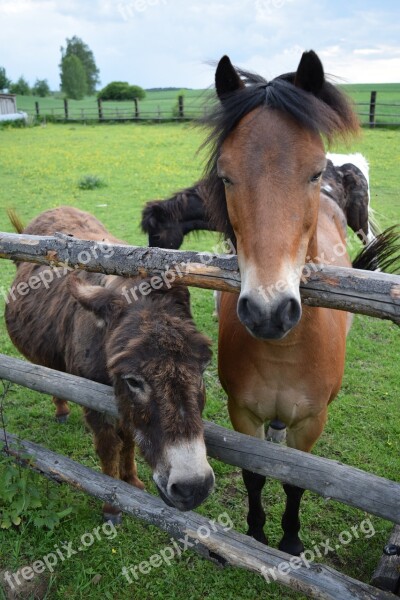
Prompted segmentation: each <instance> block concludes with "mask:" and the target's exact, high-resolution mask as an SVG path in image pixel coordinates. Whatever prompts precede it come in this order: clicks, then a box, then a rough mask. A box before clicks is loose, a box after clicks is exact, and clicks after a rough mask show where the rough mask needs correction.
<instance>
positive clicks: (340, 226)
mask: <svg viewBox="0 0 400 600" xmlns="http://www.w3.org/2000/svg"><path fill="white" fill-rule="evenodd" d="M346 227H347V225H346V217H345V215H344V212H343V211H342V209H341V208H340V207H339V206H338V205H337V204H336V203H335V202H334V201H333V200H331V199H330V198H328V197H326V196H324V195H323V194H321V198H320V205H319V211H318V221H317V226H316V228H315V231H314V235H313V236H312V237H311V240H310V243H309V245H308V249H307V257H309V258H307V261H313V262H317V263H326V262H333V263H336V264H338V265H339V264H343V265H344V266H348V265H347V263H348V259H347V258H346V257H347V253H345V252H342V248H343V245H344V246H345V245H346ZM338 245H340V248H339V246H338ZM336 248H337V250H338V251H339V252H338V253H339V254H340V255H341V256H338V257H336V254H335V252H336ZM339 258H343V260H340V261H338V262H337V260H336V259H339Z"/></svg>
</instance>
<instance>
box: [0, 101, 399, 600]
mask: <svg viewBox="0 0 400 600" xmlns="http://www.w3.org/2000/svg"><path fill="white" fill-rule="evenodd" d="M18 107H19V108H23V106H22V105H20V104H19V106H18ZM203 138H204V132H202V131H201V130H198V129H195V128H193V127H192V126H191V125H187V124H179V125H175V124H164V125H144V124H133V125H104V126H83V125H74V126H71V125H51V124H48V125H47V126H46V127H35V128H26V129H3V130H2V131H0V173H1V184H2V185H1V198H2V200H1V211H0V230H1V231H11V226H10V224H9V222H8V218H7V215H6V212H5V208H6V207H11V208H15V209H16V210H17V212H18V214H19V215H20V217H21V219H22V220H23V221H24V222H25V223H27V222H28V221H29V220H30V219H32V218H33V217H34V216H36V215H37V214H38V213H39V212H41V211H43V210H45V209H49V208H53V207H56V206H58V205H60V204H70V205H72V206H77V207H79V208H82V209H84V210H88V211H90V212H91V213H92V214H94V215H96V216H97V217H98V218H99V219H100V220H101V221H102V222H103V223H104V224H105V226H106V227H107V228H108V229H109V230H110V231H111V232H112V233H113V234H114V235H115V236H118V237H120V238H122V239H125V240H126V241H127V242H129V243H131V244H134V245H145V244H146V239H145V237H144V235H143V234H142V233H141V232H140V229H139V221H140V213H141V209H142V206H143V204H144V202H145V201H147V200H149V199H155V198H163V197H167V196H168V195H169V194H170V193H171V192H173V191H175V190H178V189H179V188H181V187H184V186H188V185H190V184H192V183H193V182H194V181H196V180H197V179H198V178H199V177H200V176H201V172H202V165H203V161H204V157H205V154H204V153H202V154H200V155H199V154H197V153H196V151H197V148H198V147H199V145H200V143H201V141H202V140H203ZM399 141H400V139H399V133H398V132H396V131H388V130H373V131H370V130H368V131H364V132H363V134H362V137H361V138H360V139H359V140H357V141H355V142H354V143H353V145H352V146H351V148H350V150H351V151H361V152H363V153H364V154H365V156H366V157H367V158H368V160H369V162H370V167H371V198H372V206H373V207H374V208H375V210H376V212H377V217H378V219H379V221H380V223H381V225H382V227H386V226H389V225H390V224H393V223H395V222H398V221H399V220H400V194H399V184H400V181H399V174H398V164H399V161H400V143H399ZM334 150H335V151H343V150H344V148H334ZM87 175H93V176H97V177H99V178H101V179H102V181H103V182H104V184H106V185H105V186H103V187H100V188H97V189H93V190H83V189H80V187H79V185H78V183H79V181H80V180H81V178H82V177H85V176H87ZM217 243H218V237H217V236H216V235H215V234H211V233H201V234H199V235H197V236H194V235H192V236H191V237H189V239H188V240H187V241H186V243H185V246H184V248H185V249H192V250H210V249H211V248H213V247H215V245H216V244H217ZM0 273H1V277H0V303H1V306H0V352H2V353H5V354H8V355H11V356H18V353H17V351H16V349H15V348H14V347H13V346H12V344H11V342H10V341H9V338H8V335H7V332H6V329H5V324H4V317H3V313H4V298H3V292H4V293H5V292H6V290H7V288H8V286H9V285H10V283H11V281H12V279H13V277H14V273H15V268H14V265H13V264H12V263H10V262H8V261H5V260H1V261H0ZM191 295H192V306H193V312H194V316H195V319H196V322H197V325H198V327H199V328H200V329H201V330H202V331H203V332H205V333H206V334H207V335H209V336H210V337H211V339H212V340H213V350H214V358H213V362H212V364H211V366H210V367H209V368H208V369H207V372H206V376H205V380H206V386H207V404H206V409H205V412H204V417H205V418H206V419H208V420H210V421H213V422H215V423H218V424H221V425H224V426H227V427H229V426H230V425H229V420H228V413H227V407H226V399H225V396H224V393H223V392H222V390H221V388H220V385H219V382H218V376H217V370H216V341H217V323H216V322H215V320H214V319H213V317H212V312H213V298H212V292H211V291H209V290H199V289H192V290H191ZM399 353H400V339H399V335H398V329H397V327H396V326H395V325H393V324H391V323H389V322H384V321H379V320H375V319H370V318H367V317H362V316H356V317H355V319H354V324H353V328H352V330H351V332H350V335H349V339H348V349H347V365H346V373H345V377H344V380H343V386H342V390H341V392H340V395H339V397H338V398H337V399H336V400H335V401H334V403H333V404H332V405H331V407H330V411H329V420H328V424H327V426H326V429H325V431H324V433H323V434H322V436H321V439H320V440H319V441H318V443H317V445H316V447H315V449H314V453H315V454H318V455H320V456H324V457H327V458H331V459H336V460H339V461H340V462H343V463H345V464H348V465H352V466H355V467H359V468H361V469H364V470H366V471H369V472H372V473H375V474H377V475H381V476H384V477H387V478H389V479H392V480H397V481H398V480H399V472H400V418H399V408H398V391H399V389H400V373H399V371H398V369H397V363H398V357H399ZM71 409H72V410H71V417H70V420H69V422H68V423H67V424H65V425H58V424H57V423H55V421H54V417H53V413H54V411H53V405H52V403H51V401H50V398H49V397H47V396H45V395H43V394H38V393H35V392H33V391H30V390H27V389H25V388H21V387H18V386H13V388H12V390H11V391H10V392H9V393H8V395H7V396H6V397H5V399H4V401H3V411H4V416H5V421H6V424H7V428H8V429H9V430H10V431H11V432H13V433H15V434H17V435H19V436H20V437H23V438H25V439H29V440H31V441H35V442H37V443H39V444H42V445H44V446H46V447H48V448H50V449H51V450H54V451H56V452H59V453H61V454H65V455H67V456H69V457H71V458H73V459H75V460H77V461H79V462H81V463H82V464H85V465H87V466H89V467H92V468H95V469H97V470H99V463H98V460H97V458H96V456H95V452H94V449H93V444H92V436H91V435H90V434H89V433H88V432H87V431H86V430H85V427H84V425H83V419H82V416H81V409H80V408H79V407H78V406H74V405H71ZM0 460H1V459H0ZM211 463H212V466H213V468H214V471H215V475H216V489H215V491H214V493H213V494H212V495H211V497H210V498H209V499H208V500H207V501H206V502H205V503H204V504H203V505H202V506H201V507H200V508H199V509H198V511H199V512H200V513H201V514H203V515H205V516H207V518H210V519H216V520H217V519H218V517H219V516H220V515H222V514H223V513H227V514H228V515H229V518H230V519H231V521H232V523H233V524H234V527H235V529H237V530H239V531H241V532H244V531H245V529H246V528H245V525H246V523H245V516H246V505H245V502H246V493H245V489H244V485H243V483H242V480H241V475H240V472H239V470H238V469H235V468H233V467H230V466H228V465H224V464H223V463H219V462H217V461H215V460H213V461H211ZM1 468H2V466H1V463H0V469H1ZM138 469H139V475H140V477H141V479H142V480H143V481H144V482H145V484H146V487H147V490H148V491H150V492H151V493H156V491H155V486H154V485H153V482H152V480H151V476H150V470H149V469H148V468H147V466H146V465H145V464H144V462H143V461H142V460H141V459H140V458H139V460H138ZM0 480H1V471H0ZM35 482H36V484H37V485H38V486H39V488H40V492H41V498H42V501H43V504H44V505H45V504H46V502H47V498H48V496H49V495H54V494H55V495H56V500H55V502H56V505H57V510H59V511H62V510H64V509H66V508H68V507H72V512H71V513H70V514H69V515H67V516H66V517H64V518H63V519H62V520H61V523H60V525H59V526H58V527H56V528H55V529H54V530H52V531H47V530H46V529H43V528H37V527H35V525H34V523H33V522H32V520H30V519H29V518H26V519H24V520H23V521H22V523H21V525H20V526H19V527H12V528H10V529H7V530H4V531H0V548H1V550H0V572H2V571H3V570H8V571H10V572H16V571H17V570H19V569H21V568H22V567H25V566H28V565H32V563H33V562H34V561H36V560H40V559H41V558H42V557H43V556H45V555H47V554H48V553H50V552H53V551H54V548H55V547H56V546H58V547H61V545H62V543H63V542H66V543H69V542H71V544H72V547H73V548H75V549H76V548H77V547H78V546H79V540H80V539H81V536H82V535H83V534H85V533H86V532H92V531H93V530H94V528H96V526H98V525H100V524H101V523H100V519H101V503H100V502H99V501H97V500H94V499H92V498H90V497H87V496H85V495H83V494H80V493H78V492H76V491H72V490H71V489H70V488H68V487H66V486H56V485H55V484H51V483H48V482H47V481H45V480H44V479H41V478H39V477H38V476H35ZM263 498H264V505H265V507H266V508H267V519H268V520H267V527H268V532H269V537H270V542H271V544H272V545H275V546H276V545H277V543H278V541H279V539H280V515H281V514H282V511H283V505H284V493H283V490H282V488H281V485H280V484H278V483H277V482H275V481H271V482H269V483H267V485H266V487H265V489H264V494H263ZM0 509H1V505H0ZM301 518H302V523H303V527H302V538H303V541H304V545H305V547H306V548H313V547H314V546H315V545H319V546H320V547H324V546H323V545H324V544H325V543H326V541H327V540H329V541H330V544H331V546H332V548H333V551H329V552H328V554H327V555H326V556H323V558H321V559H319V560H321V562H324V563H325V564H328V565H331V566H332V567H334V568H336V569H339V570H342V571H343V572H345V573H346V574H348V575H350V576H352V577H355V578H357V579H361V580H362V581H365V582H368V580H369V578H370V576H371V575H372V572H373V570H374V568H375V566H376V564H377V562H378V560H379V558H380V555H381V550H382V547H383V545H384V544H385V543H386V540H387V538H388V537H389V533H390V531H391V527H392V526H391V524H390V523H388V522H386V521H384V520H381V519H378V518H376V517H370V523H371V527H369V528H368V532H369V533H368V536H367V535H364V534H363V533H362V532H360V534H359V536H358V537H356V536H355V535H352V536H350V541H349V537H348V536H342V535H341V534H342V533H343V532H351V531H352V527H353V528H354V527H359V526H360V523H362V522H363V521H365V519H367V518H369V515H367V514H365V513H362V512H360V511H358V510H356V509H353V508H350V507H348V506H344V505H341V504H338V503H335V502H334V501H326V500H324V499H322V498H320V497H318V496H317V495H315V494H312V493H310V492H306V494H305V496H304V500H303V504H302V512H301ZM369 534H371V535H369ZM100 538H101V539H98V540H95V542H94V543H93V544H92V545H91V546H90V547H87V548H86V549H85V550H83V551H81V552H79V553H77V554H75V555H73V556H71V557H70V558H68V559H67V560H65V561H59V562H58V564H57V565H56V566H55V568H54V571H53V572H52V573H50V572H48V571H46V572H45V573H43V575H40V576H39V577H40V583H41V586H42V592H41V593H42V595H41V596H39V597H41V598H50V599H60V598H65V597H67V596H69V597H71V598H74V599H75V598H77V599H80V598H87V597H90V598H91V599H94V600H96V599H103V598H107V599H109V600H111V599H115V600H117V599H118V600H120V599H121V600H124V599H128V598H129V599H136V598H137V599H139V598H140V599H143V598H144V599H146V600H147V599H149V600H150V599H153V598H154V599H156V598H163V599H177V600H186V599H187V598H188V597H189V598H191V599H193V600H200V599H206V598H207V599H210V600H216V599H218V600H219V599H221V598H222V599H224V600H225V599H227V600H229V599H231V598H232V599H233V598H235V599H238V598H240V599H249V600H252V599H254V598H265V599H285V600H286V599H301V598H303V596H302V595H301V594H298V593H295V592H291V591H288V590H287V589H285V588H282V587H278V586H277V585H275V584H273V583H270V584H268V583H267V582H266V581H264V580H263V579H262V578H261V577H259V578H258V577H256V576H254V575H251V574H249V573H247V572H244V571H241V570H239V569H233V568H227V569H225V570H223V569H220V568H218V567H216V566H214V565H213V564H210V563H208V562H206V561H204V560H203V559H201V558H199V557H198V556H197V555H195V554H194V553H192V552H190V551H189V550H187V551H186V552H184V553H182V555H181V556H180V557H175V558H173V559H172V560H171V561H170V564H166V563H165V562H163V563H162V564H161V566H158V567H157V568H156V567H154V568H152V569H151V571H150V572H149V573H148V574H142V573H140V574H139V576H138V579H137V580H134V581H133V583H132V584H129V583H128V581H127V580H126V579H125V577H123V575H122V573H121V571H122V569H123V567H129V566H131V565H138V564H139V563H141V562H142V561H144V560H148V559H149V558H150V556H152V555H154V554H157V553H159V552H160V550H162V549H164V548H165V547H166V546H169V545H171V541H170V539H169V538H168V536H167V535H166V534H163V533H162V532H160V531H159V530H157V529H156V528H154V527H149V526H145V525H143V524H142V523H140V522H138V521H136V520H134V519H131V518H128V517H124V522H123V525H122V527H121V528H120V529H119V530H118V534H117V535H116V536H114V537H112V536H111V535H110V536H107V535H105V534H104V535H102V536H100ZM345 538H346V540H347V543H341V542H340V540H342V539H345ZM0 574H1V573H0ZM2 579H3V578H2V577H1V578H0V588H1V584H2V583H3V581H2ZM1 593H2V592H1V589H0V598H1ZM3 595H4V592H3ZM5 597H7V596H5ZM25 597H26V598H27V597H29V596H28V595H25Z"/></svg>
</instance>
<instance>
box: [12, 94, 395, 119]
mask: <svg viewBox="0 0 400 600" xmlns="http://www.w3.org/2000/svg"><path fill="white" fill-rule="evenodd" d="M347 87H348V88H349V89H347V88H346V91H347V92H348V94H349V95H350V96H351V97H352V98H353V100H354V104H355V109H356V112H357V114H358V116H359V118H360V122H361V124H362V126H364V127H371V128H372V127H400V86H399V85H396V84H393V86H390V85H388V87H387V88H383V89H378V90H376V89H374V90H372V91H371V90H370V89H364V86H347ZM391 87H392V89H390V88H391ZM212 98H213V93H212V92H211V91H209V90H205V91H201V90H187V91H186V92H185V93H184V94H177V93H176V92H148V93H147V96H146V98H145V99H144V100H143V101H139V100H133V101H119V102H118V101H101V100H96V99H95V98H87V99H85V100H82V101H76V100H63V99H62V98H55V97H54V98H53V97H52V98H44V99H37V100H35V99H33V98H24V97H23V96H22V97H19V98H18V108H19V109H20V110H24V111H25V112H27V113H28V114H29V115H30V116H31V117H32V118H38V119H41V120H48V121H61V122H65V121H68V122H73V121H76V122H94V121H97V122H110V121H117V122H118V121H155V122H161V121H186V120H188V121H189V120H193V119H197V118H200V117H203V116H205V115H206V114H207V111H208V110H209V106H210V101H211V100H212Z"/></svg>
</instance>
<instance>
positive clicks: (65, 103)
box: [64, 98, 68, 120]
mask: <svg viewBox="0 0 400 600" xmlns="http://www.w3.org/2000/svg"><path fill="white" fill-rule="evenodd" d="M64 114H65V120H68V100H67V98H64Z"/></svg>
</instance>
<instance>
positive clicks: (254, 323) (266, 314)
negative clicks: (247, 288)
mask: <svg viewBox="0 0 400 600" xmlns="http://www.w3.org/2000/svg"><path fill="white" fill-rule="evenodd" d="M237 314H238V317H239V319H240V321H241V323H242V324H243V325H244V326H245V327H246V329H247V330H248V332H249V333H250V334H251V335H252V336H253V337H255V338H258V339H261V340H280V339H282V338H283V337H284V336H285V335H286V334H287V333H289V331H290V330H291V329H293V327H295V325H297V323H298V322H299V321H300V318H301V304H300V302H299V301H298V300H297V298H296V297H295V296H293V295H292V294H289V293H288V294H285V295H281V296H280V297H279V298H278V299H277V300H274V301H272V302H267V301H265V299H264V298H263V296H262V295H261V294H259V293H258V292H255V291H251V292H248V293H245V294H241V295H240V297H239V302H238V306H237Z"/></svg>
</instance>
